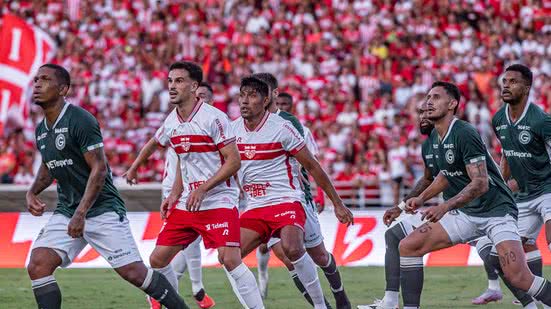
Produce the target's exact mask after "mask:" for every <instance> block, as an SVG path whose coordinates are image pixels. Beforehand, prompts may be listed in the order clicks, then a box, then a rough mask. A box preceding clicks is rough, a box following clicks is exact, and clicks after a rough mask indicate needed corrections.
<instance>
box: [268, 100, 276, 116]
mask: <svg viewBox="0 0 551 309" xmlns="http://www.w3.org/2000/svg"><path fill="white" fill-rule="evenodd" d="M268 111H269V112H270V113H272V114H275V113H277V105H275V104H274V103H273V102H272V103H270V105H269V106H268Z"/></svg>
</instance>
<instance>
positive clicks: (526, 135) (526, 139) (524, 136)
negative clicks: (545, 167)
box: [518, 131, 532, 145]
mask: <svg viewBox="0 0 551 309" xmlns="http://www.w3.org/2000/svg"><path fill="white" fill-rule="evenodd" d="M531 140H532V134H530V132H528V131H522V132H520V133H519V135H518V141H519V142H520V143H521V144H523V145H526V144H528V143H530V141H531Z"/></svg>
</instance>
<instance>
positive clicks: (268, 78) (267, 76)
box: [251, 72, 278, 90]
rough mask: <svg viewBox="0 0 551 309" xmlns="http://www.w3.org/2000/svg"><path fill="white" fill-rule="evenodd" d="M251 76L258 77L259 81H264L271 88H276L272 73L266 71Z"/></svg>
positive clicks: (275, 80) (275, 79)
mask: <svg viewBox="0 0 551 309" xmlns="http://www.w3.org/2000/svg"><path fill="white" fill-rule="evenodd" d="M251 76H252V77H255V78H258V79H260V80H261V81H263V82H265V83H266V84H268V86H269V87H270V89H272V90H274V89H276V88H277V86H278V85H277V78H276V77H275V76H274V75H272V74H271V73H267V72H262V73H254V74H253V75H251Z"/></svg>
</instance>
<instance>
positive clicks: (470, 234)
mask: <svg viewBox="0 0 551 309" xmlns="http://www.w3.org/2000/svg"><path fill="white" fill-rule="evenodd" d="M439 222H440V224H441V225H442V227H443V228H444V230H446V232H447V233H448V236H449V237H450V240H451V242H452V243H453V244H454V245H455V244H459V243H463V244H465V243H468V242H470V241H473V240H475V239H477V238H480V237H482V236H488V238H489V239H490V240H491V241H492V243H493V244H494V245H497V244H499V243H500V242H503V241H506V240H514V241H520V236H519V234H518V227H517V220H516V219H515V218H513V217H512V216H511V215H506V216H505V217H488V218H483V217H474V216H469V215H467V214H465V213H463V212H462V211H451V212H448V213H447V214H446V215H445V216H444V217H442V219H440V221H439Z"/></svg>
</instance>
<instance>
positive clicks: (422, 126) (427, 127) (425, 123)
mask: <svg viewBox="0 0 551 309" xmlns="http://www.w3.org/2000/svg"><path fill="white" fill-rule="evenodd" d="M417 113H418V115H419V131H420V132H421V134H423V135H429V134H430V132H431V131H432V129H433V128H434V123H433V122H432V121H431V120H430V119H429V118H428V117H429V115H428V110H427V105H426V104H425V103H423V104H421V106H419V107H418V108H417Z"/></svg>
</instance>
